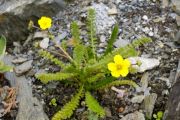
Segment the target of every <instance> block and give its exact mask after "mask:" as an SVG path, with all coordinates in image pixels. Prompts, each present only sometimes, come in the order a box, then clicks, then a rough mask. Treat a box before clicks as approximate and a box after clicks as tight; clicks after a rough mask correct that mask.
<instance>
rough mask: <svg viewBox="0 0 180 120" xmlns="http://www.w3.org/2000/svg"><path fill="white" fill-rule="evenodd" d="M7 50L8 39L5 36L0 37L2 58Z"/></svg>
mask: <svg viewBox="0 0 180 120" xmlns="http://www.w3.org/2000/svg"><path fill="white" fill-rule="evenodd" d="M5 50H6V38H5V37H4V36H0V58H2V56H3V55H4V53H5Z"/></svg>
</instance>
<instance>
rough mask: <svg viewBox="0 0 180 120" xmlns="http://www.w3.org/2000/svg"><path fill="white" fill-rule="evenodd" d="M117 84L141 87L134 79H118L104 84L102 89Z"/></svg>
mask: <svg viewBox="0 0 180 120" xmlns="http://www.w3.org/2000/svg"><path fill="white" fill-rule="evenodd" d="M117 85H129V86H132V87H134V88H138V87H139V85H137V84H136V83H135V82H134V81H132V80H116V81H113V82H111V83H109V84H108V85H105V86H102V87H101V88H100V89H102V88H106V87H111V86H117Z"/></svg>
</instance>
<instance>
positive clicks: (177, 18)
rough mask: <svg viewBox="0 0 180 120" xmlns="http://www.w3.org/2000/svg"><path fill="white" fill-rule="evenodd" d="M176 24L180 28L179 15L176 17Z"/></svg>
mask: <svg viewBox="0 0 180 120" xmlns="http://www.w3.org/2000/svg"><path fill="white" fill-rule="evenodd" d="M176 23H177V25H178V26H180V16H179V15H177V16H176Z"/></svg>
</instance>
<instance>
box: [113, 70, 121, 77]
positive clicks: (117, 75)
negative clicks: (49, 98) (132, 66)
mask: <svg viewBox="0 0 180 120" xmlns="http://www.w3.org/2000/svg"><path fill="white" fill-rule="evenodd" d="M111 75H112V76H113V77H116V78H118V77H119V76H120V73H119V72H118V71H112V72H111Z"/></svg>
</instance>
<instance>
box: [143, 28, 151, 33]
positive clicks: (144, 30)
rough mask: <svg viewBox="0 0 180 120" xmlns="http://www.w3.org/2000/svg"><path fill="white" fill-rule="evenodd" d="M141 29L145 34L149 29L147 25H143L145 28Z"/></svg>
mask: <svg viewBox="0 0 180 120" xmlns="http://www.w3.org/2000/svg"><path fill="white" fill-rule="evenodd" d="M142 31H143V32H145V33H146V34H147V33H149V31H150V29H149V28H148V27H145V28H143V29H142Z"/></svg>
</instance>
